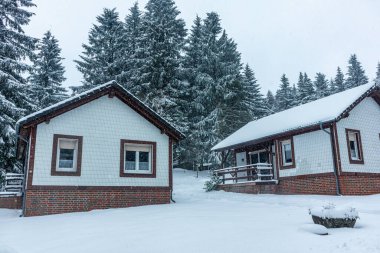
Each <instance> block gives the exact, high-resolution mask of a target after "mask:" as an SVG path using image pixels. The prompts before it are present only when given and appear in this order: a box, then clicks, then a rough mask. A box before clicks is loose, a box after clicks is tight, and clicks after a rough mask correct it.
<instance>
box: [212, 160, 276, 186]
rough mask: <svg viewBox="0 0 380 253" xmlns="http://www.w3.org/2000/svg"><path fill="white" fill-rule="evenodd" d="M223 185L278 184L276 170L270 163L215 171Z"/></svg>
mask: <svg viewBox="0 0 380 253" xmlns="http://www.w3.org/2000/svg"><path fill="white" fill-rule="evenodd" d="M214 173H215V175H217V176H218V177H219V179H220V181H221V182H222V183H221V184H223V185H224V184H236V183H247V182H251V183H255V184H276V183H277V180H276V179H275V177H274V169H273V166H272V164H270V163H254V164H248V165H241V166H234V167H228V168H223V169H218V170H214Z"/></svg>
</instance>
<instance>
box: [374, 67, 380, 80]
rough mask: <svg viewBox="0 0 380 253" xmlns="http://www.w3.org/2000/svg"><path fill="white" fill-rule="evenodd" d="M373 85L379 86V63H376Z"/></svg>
mask: <svg viewBox="0 0 380 253" xmlns="http://www.w3.org/2000/svg"><path fill="white" fill-rule="evenodd" d="M375 84H377V85H380V62H378V63H377V70H376V77H375Z"/></svg>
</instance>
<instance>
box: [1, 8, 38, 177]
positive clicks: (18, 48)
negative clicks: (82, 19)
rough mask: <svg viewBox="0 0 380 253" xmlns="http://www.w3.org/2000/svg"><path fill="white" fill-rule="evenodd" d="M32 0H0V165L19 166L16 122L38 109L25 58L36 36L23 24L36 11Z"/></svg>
mask: <svg viewBox="0 0 380 253" xmlns="http://www.w3.org/2000/svg"><path fill="white" fill-rule="evenodd" d="M33 6H35V5H34V4H33V3H32V1H31V0H13V1H4V0H3V1H0V168H3V169H5V170H7V171H17V170H19V169H20V167H19V164H18V163H17V161H16V159H15V155H14V153H15V147H16V133H15V129H14V127H15V123H16V121H17V120H18V119H19V118H20V117H21V116H23V115H24V114H25V113H27V112H30V111H32V110H34V109H35V106H34V104H33V103H32V101H31V99H30V98H29V93H30V89H29V86H28V85H27V84H26V80H25V74H26V72H27V71H30V66H29V65H27V64H26V63H25V60H26V59H28V58H29V59H30V57H32V56H33V50H34V48H35V43H36V41H37V40H36V39H34V38H32V37H30V36H28V35H26V34H25V33H24V30H23V26H25V25H27V24H28V23H29V21H30V17H31V16H32V15H33V13H32V12H30V11H29V10H28V8H30V7H33Z"/></svg>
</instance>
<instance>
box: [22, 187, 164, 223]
mask: <svg viewBox="0 0 380 253" xmlns="http://www.w3.org/2000/svg"><path fill="white" fill-rule="evenodd" d="M168 203H170V188H169V187H101V188H99V187H43V188H38V187H33V189H29V190H27V191H26V202H25V216H37V215H47V214H58V213H69V212H83V211H90V210H94V209H107V208H120V207H131V206H142V205H153V204H168Z"/></svg>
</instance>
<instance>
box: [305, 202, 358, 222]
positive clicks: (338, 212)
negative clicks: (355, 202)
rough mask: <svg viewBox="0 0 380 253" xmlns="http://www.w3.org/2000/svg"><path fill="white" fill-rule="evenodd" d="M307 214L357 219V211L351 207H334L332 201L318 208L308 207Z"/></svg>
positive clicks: (328, 217)
mask: <svg viewBox="0 0 380 253" xmlns="http://www.w3.org/2000/svg"><path fill="white" fill-rule="evenodd" d="M309 214H310V215H313V216H317V217H320V218H323V219H357V218H359V214H358V211H357V210H356V209H355V208H353V207H347V208H336V206H335V205H334V204H332V203H329V204H328V205H326V206H322V207H319V208H311V209H309Z"/></svg>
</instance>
